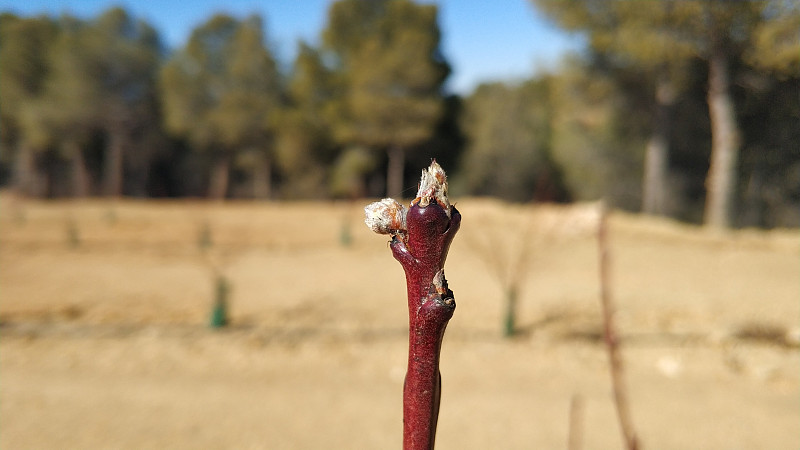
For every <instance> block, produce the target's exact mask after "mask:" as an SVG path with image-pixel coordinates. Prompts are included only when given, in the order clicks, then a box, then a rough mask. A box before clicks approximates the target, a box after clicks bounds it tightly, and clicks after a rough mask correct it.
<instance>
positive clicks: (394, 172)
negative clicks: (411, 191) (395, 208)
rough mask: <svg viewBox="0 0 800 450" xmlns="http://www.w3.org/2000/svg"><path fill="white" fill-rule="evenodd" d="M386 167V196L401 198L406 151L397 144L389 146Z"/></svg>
mask: <svg viewBox="0 0 800 450" xmlns="http://www.w3.org/2000/svg"><path fill="white" fill-rule="evenodd" d="M386 153H387V156H388V157H389V161H388V164H387V169H386V196H387V197H389V198H403V172H404V171H405V166H406V151H405V149H404V148H403V147H401V146H399V145H393V146H391V147H389V150H388V151H387V152H386Z"/></svg>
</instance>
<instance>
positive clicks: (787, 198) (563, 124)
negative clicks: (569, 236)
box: [0, 0, 800, 227]
mask: <svg viewBox="0 0 800 450" xmlns="http://www.w3.org/2000/svg"><path fill="white" fill-rule="evenodd" d="M532 7H536V8H539V9H540V10H541V11H543V12H544V13H545V14H547V15H549V16H550V17H551V18H552V19H553V20H554V21H555V22H556V23H557V24H559V25H560V26H562V27H564V28H565V29H567V30H574V31H576V32H580V33H583V34H584V36H586V39H587V42H588V46H587V49H586V50H585V52H583V53H582V54H580V55H573V56H570V57H568V58H565V60H564V61H563V62H562V64H561V65H560V66H559V67H558V68H557V69H555V70H551V71H550V72H549V73H542V74H538V75H535V76H533V77H532V78H531V79H529V80H524V81H518V82H514V83H501V82H498V83H491V84H485V85H482V86H479V87H478V88H477V89H476V90H475V91H474V92H473V93H471V94H470V95H469V96H467V97H466V98H461V97H458V96H455V95H448V94H447V93H446V92H445V90H444V82H445V80H446V79H447V76H448V74H449V72H450V68H449V65H448V62H447V60H446V58H445V55H443V54H442V51H441V46H440V41H441V31H440V29H439V26H438V18H437V8H436V6H435V5H428V4H417V3H414V2H413V1H411V0H380V1H367V0H340V1H337V2H334V3H333V4H332V5H331V7H330V9H329V11H328V17H327V24H326V25H325V28H324V29H323V30H321V34H320V40H319V41H320V44H319V45H318V46H314V45H311V44H309V43H306V42H299V43H298V51H297V56H296V58H295V60H294V61H293V63H292V64H291V65H289V68H288V69H286V70H283V69H282V67H283V65H282V64H281V61H276V59H275V57H274V52H273V51H272V49H271V48H270V46H269V45H267V44H266V43H267V42H268V41H269V39H268V35H267V31H266V30H265V27H264V23H263V21H262V19H261V18H260V17H258V16H251V17H246V18H243V19H241V18H235V17H231V16H227V15H222V14H220V15H215V16H213V17H211V18H209V20H208V21H207V22H205V23H203V24H201V25H200V26H198V27H197V28H196V29H195V30H194V31H193V32H192V34H191V36H190V38H189V40H188V42H187V43H186V45H185V46H183V47H181V48H178V49H166V48H165V47H164V45H163V43H162V42H161V40H160V38H159V35H158V31H157V30H155V29H154V28H153V27H152V26H150V25H149V24H147V23H146V22H144V21H142V20H139V19H137V18H135V17H132V16H131V15H130V14H128V13H127V12H126V11H125V10H124V9H120V8H114V9H110V10H108V11H106V12H105V13H103V14H101V15H100V16H99V17H96V18H93V19H89V20H79V19H76V18H74V17H69V16H62V17H59V18H51V17H17V16H14V15H11V14H3V15H0V127H2V128H1V129H0V145H2V155H1V156H0V181H2V182H3V184H5V185H11V186H13V187H14V188H15V189H16V190H17V191H18V192H20V193H22V194H24V195H29V196H35V197H64V196H74V197H82V196H92V195H105V196H122V195H125V196H141V197H145V196H149V197H165V196H169V197H209V198H225V197H235V198H274V199H294V198H354V197H359V196H373V197H375V196H382V195H391V196H395V197H402V196H406V197H408V196H410V195H411V194H412V193H413V191H414V187H415V179H416V178H417V176H418V174H417V173H416V172H417V170H416V169H417V168H418V167H422V166H425V165H426V164H427V163H428V162H429V160H430V158H432V157H436V158H437V159H438V160H440V162H442V163H443V164H445V165H446V166H447V167H452V168H454V170H449V172H451V173H452V189H453V190H454V191H456V193H457V194H459V195H492V196H498V197H502V198H505V199H509V200H514V201H530V200H536V201H570V200H590V199H597V198H600V197H604V198H606V199H607V200H608V201H610V202H612V203H613V204H614V205H616V206H617V207H621V208H625V209H628V210H633V211H644V212H647V213H650V214H659V215H667V216H672V217H677V218H680V219H683V220H689V221H694V222H705V223H709V224H712V225H718V226H730V225H733V226H765V227H772V226H798V225H800V146H799V145H798V144H797V142H800V94H799V93H800V7H798V6H797V4H796V3H794V2H791V1H782V0H772V1H766V0H765V1H758V2H733V3H732V2H721V1H720V2H715V1H664V2H645V3H641V2H627V1H624V0H614V1H602V2H600V1H595V0H581V1H576V2H561V1H557V0H534V1H533V2H532Z"/></svg>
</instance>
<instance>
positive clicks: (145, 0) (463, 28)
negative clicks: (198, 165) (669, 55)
mask: <svg viewBox="0 0 800 450" xmlns="http://www.w3.org/2000/svg"><path fill="white" fill-rule="evenodd" d="M332 1H333V0H260V1H255V0H226V1H222V0H140V1H136V0H120V1H114V0H22V1H20V0H0V10H2V11H11V12H14V13H16V14H19V15H25V16H29V15H36V14H42V13H47V14H51V15H58V14H61V13H62V12H68V13H70V14H73V15H76V16H78V17H82V18H90V17H94V16H96V15H97V14H99V13H100V12H102V11H104V10H106V9H108V8H110V7H112V6H115V5H120V6H123V7H124V8H126V9H127V10H128V11H129V12H131V13H132V14H133V15H135V16H136V17H139V18H142V19H145V20H146V21H147V22H149V23H150V24H152V25H153V26H154V27H156V28H157V29H158V30H159V32H160V33H161V37H162V39H163V40H164V41H165V43H166V44H167V45H168V46H170V47H173V48H175V47H180V46H182V45H183V44H184V43H185V42H186V40H187V39H188V37H189V34H190V33H191V30H192V29H193V28H194V27H196V26H198V25H200V24H201V23H203V22H204V21H205V20H207V19H208V18H209V17H211V15H212V14H214V13H216V12H227V13H229V14H232V15H234V16H237V17H244V16H246V15H249V14H252V13H259V14H261V15H262V16H263V17H264V18H265V22H266V26H267V34H268V36H269V40H270V42H271V44H272V46H273V49H274V50H275V51H276V52H277V56H278V58H279V60H280V61H281V62H283V63H285V64H290V63H291V61H292V59H293V58H294V55H295V49H296V43H297V41H298V39H305V40H307V41H309V42H311V43H316V42H317V39H318V36H319V34H320V31H321V30H322V29H323V27H324V26H325V17H326V13H327V10H328V6H329V5H330V3H331V2H332ZM426 3H436V4H438V5H439V8H440V26H441V28H442V37H443V42H442V46H443V49H444V53H445V56H446V57H447V59H448V61H449V62H450V64H451V65H452V67H453V73H452V75H451V76H450V79H449V80H448V88H449V90H451V91H453V92H457V93H460V94H469V93H470V92H471V91H472V90H473V89H474V88H475V86H477V85H478V84H480V83H481V82H484V81H497V80H517V79H522V78H526V77H529V76H531V75H532V74H533V73H534V72H535V71H537V70H541V69H547V68H549V67H553V66H554V65H555V64H556V63H557V62H558V60H559V58H560V57H561V55H563V54H564V53H565V52H568V51H572V50H577V49H579V48H580V47H581V40H580V38H578V37H577V36H574V35H569V34H566V33H564V32H562V31H560V30H559V29H558V28H557V27H556V26H554V25H553V24H551V23H549V22H548V21H547V20H546V19H545V18H543V17H542V16H541V15H539V14H538V13H537V11H535V10H534V8H533V7H532V6H531V3H530V2H529V1H528V0H501V1H485V0H484V1H480V0H438V1H433V0H429V1H426Z"/></svg>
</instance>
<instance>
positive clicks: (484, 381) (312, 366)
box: [0, 195, 800, 450]
mask: <svg viewBox="0 0 800 450" xmlns="http://www.w3.org/2000/svg"><path fill="white" fill-rule="evenodd" d="M362 203H366V201H364V202H358V203H352V204H351V203H238V202H233V203H225V204H214V203H201V202H156V201H146V202H145V201H141V202H139V201H129V200H126V201H118V202H111V201H89V202H22V201H19V200H16V199H14V198H12V197H11V196H9V195H0V448H3V449H110V448H113V449H165V448H169V449H251V448H252V449H321V448H333V449H389V448H400V446H401V434H402V411H401V396H402V384H403V376H404V372H405V358H406V345H407V342H406V339H407V336H406V333H407V331H406V324H407V311H406V301H405V287H404V280H403V273H402V269H401V268H400V266H399V264H398V263H397V262H396V261H394V260H393V259H392V257H391V254H390V252H389V249H388V248H387V245H386V241H387V238H386V237H385V236H377V235H374V234H372V233H371V232H369V230H367V228H366V227H365V226H363V224H362V223H361V218H362V212H361V207H362V206H363V205H362ZM457 207H458V208H459V210H460V211H461V213H462V215H463V222H462V228H461V231H460V232H459V234H458V235H457V236H456V238H455V240H454V242H453V246H452V248H451V251H450V256H449V258H448V261H447V266H446V268H447V278H448V280H449V283H450V287H451V288H452V289H453V290H454V292H455V295H456V301H457V303H458V307H457V310H456V312H455V315H454V317H453V319H452V320H451V321H450V325H449V326H448V331H447V335H446V337H445V342H444V348H443V356H442V366H441V369H442V376H443V394H442V395H443V397H442V406H441V413H440V418H439V430H438V434H437V448H438V449H530V448H539V449H561V448H566V445H567V437H568V418H569V412H570V404H571V401H572V399H573V398H579V399H581V400H582V401H581V402H580V403H581V404H582V405H583V407H582V416H583V420H582V421H581V423H582V425H581V428H582V430H583V431H582V440H583V443H584V445H583V447H584V448H586V449H619V448H621V439H620V433H619V430H618V425H617V421H616V415H615V411H614V405H613V402H612V399H611V386H610V377H609V373H608V368H607V358H606V354H605V348H604V347H603V345H602V342H601V341H600V340H599V339H598V335H599V332H600V330H601V322H600V309H599V300H598V290H599V286H598V274H597V260H598V257H597V249H596V248H597V243H596V239H595V234H594V233H595V229H596V218H597V214H596V212H597V210H596V207H595V206H594V205H576V206H572V207H555V206H541V207H521V206H511V205H506V204H502V203H499V202H495V201H489V200H479V199H468V200H463V201H460V202H458V204H457ZM343 230H348V233H349V237H350V240H351V242H350V244H349V245H343V244H342V234H343ZM610 239H611V246H612V252H613V254H612V258H613V264H614V265H613V281H614V286H613V293H614V297H615V301H616V303H617V307H618V312H617V322H618V325H619V332H620V333H621V334H622V337H623V340H622V344H623V357H624V359H625V362H626V369H627V372H626V375H627V379H628V384H629V391H630V392H629V396H630V400H631V402H632V405H631V408H632V412H633V417H634V422H635V425H636V427H637V429H638V431H639V434H640V438H641V441H642V443H643V446H644V447H645V448H648V449H726V450H727V449H753V448H764V449H797V448H800V353H799V352H798V341H799V340H800V320H799V319H800V233H798V231H797V230H790V231H770V232H761V231H754V230H743V231H735V232H712V231H708V230H703V229H701V228H697V227H691V226H687V225H681V224H677V223H674V222H670V221H666V220H660V219H652V218H644V217H640V216H634V215H628V214H622V213H615V214H613V215H612V216H611V219H610ZM203 241H205V242H206V243H207V244H208V245H207V246H206V247H207V248H205V249H203V248H201V245H200V244H199V243H200V242H203ZM520 251H525V252H526V254H527V255H529V256H530V257H529V258H527V259H526V263H525V264H524V265H523V266H524V268H525V270H524V271H522V272H521V273H522V275H521V278H520V279H521V285H520V288H521V291H520V298H519V317H518V325H519V330H520V333H519V335H518V336H517V337H515V338H514V339H510V340H509V339H503V338H502V337H501V321H502V319H501V317H502V314H503V308H504V304H503V292H502V289H501V284H500V282H499V278H500V277H502V276H504V274H507V273H512V272H513V270H515V268H517V267H520V261H521V260H520V259H519V252H520ZM489 262H493V263H494V265H493V266H490V265H489ZM492 267H495V268H496V267H501V269H500V270H494V269H492ZM216 274H223V275H224V276H225V277H227V278H228V279H229V280H230V283H231V286H232V291H231V297H230V302H231V304H230V315H231V322H232V323H231V326H229V327H228V328H226V329H224V330H216V331H215V330H212V329H210V328H208V327H207V322H208V318H209V314H210V311H211V304H212V299H213V294H214V279H215V276H216Z"/></svg>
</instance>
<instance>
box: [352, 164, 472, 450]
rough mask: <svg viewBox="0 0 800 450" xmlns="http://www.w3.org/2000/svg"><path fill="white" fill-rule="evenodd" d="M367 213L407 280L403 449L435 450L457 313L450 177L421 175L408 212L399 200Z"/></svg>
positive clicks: (438, 171) (455, 218)
mask: <svg viewBox="0 0 800 450" xmlns="http://www.w3.org/2000/svg"><path fill="white" fill-rule="evenodd" d="M364 212H365V215H366V217H365V219H364V222H365V223H366V224H367V226H368V227H369V228H370V229H371V230H372V231H374V232H376V233H379V234H390V235H391V236H392V240H391V243H390V247H391V249H392V254H393V255H394V258H395V259H396V260H397V261H399V262H400V265H401V266H402V267H403V270H404V271H405V274H406V288H407V295H408V313H409V347H408V372H407V373H406V381H405V386H404V389H403V448H404V449H406V450H411V449H413V450H421V449H426V450H428V449H432V448H433V444H434V440H435V437H436V423H437V419H438V416H439V400H440V395H441V376H440V374H439V355H440V353H441V346H442V340H443V338H444V331H445V327H446V326H447V323H448V321H449V320H450V318H451V317H452V315H453V311H455V307H456V303H455V298H454V297H453V292H452V291H451V290H450V289H449V288H448V286H447V280H446V279H445V277H444V262H445V259H446V258H447V252H448V250H449V249H450V243H451V242H452V240H453V237H454V236H455V234H456V232H457V231H458V229H459V227H460V225H461V214H460V213H459V212H458V210H457V209H456V208H455V207H454V206H452V205H451V204H450V201H449V199H448V198H447V176H446V175H445V173H444V170H442V168H441V167H440V166H439V164H437V163H436V161H433V162H431V165H430V167H428V168H427V169H425V170H423V171H422V178H421V180H420V184H419V190H418V191H417V196H416V198H415V199H414V200H413V201H412V202H411V206H410V207H409V208H408V210H406V209H405V208H404V207H403V206H402V205H400V204H399V203H398V202H396V201H395V200H392V199H383V200H381V201H380V202H375V203H372V204H370V205H368V206H367V207H366V208H364Z"/></svg>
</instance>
